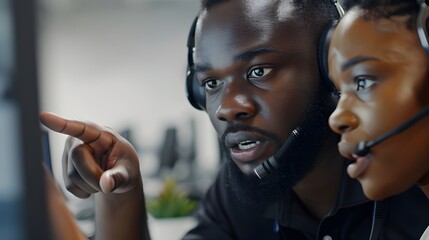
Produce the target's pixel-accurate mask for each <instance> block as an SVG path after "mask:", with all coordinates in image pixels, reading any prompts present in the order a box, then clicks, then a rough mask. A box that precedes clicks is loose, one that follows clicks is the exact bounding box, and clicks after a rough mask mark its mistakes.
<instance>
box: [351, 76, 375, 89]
mask: <svg viewBox="0 0 429 240" xmlns="http://www.w3.org/2000/svg"><path fill="white" fill-rule="evenodd" d="M355 83H356V91H361V90H364V89H367V88H370V87H371V86H372V85H373V84H374V83H376V81H375V80H374V78H373V77H371V76H357V77H355Z"/></svg>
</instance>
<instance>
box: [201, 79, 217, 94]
mask: <svg viewBox="0 0 429 240" xmlns="http://www.w3.org/2000/svg"><path fill="white" fill-rule="evenodd" d="M220 84H221V81H220V80H218V79H210V80H207V81H205V82H204V83H203V85H204V88H205V89H206V90H207V91H212V90H214V89H216V88H217V87H219V85H220Z"/></svg>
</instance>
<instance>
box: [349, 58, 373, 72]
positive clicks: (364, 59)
mask: <svg viewBox="0 0 429 240" xmlns="http://www.w3.org/2000/svg"><path fill="white" fill-rule="evenodd" d="M377 60H378V58H375V57H369V56H358V57H354V58H352V59H350V60H348V61H346V62H345V63H343V64H342V65H341V71H345V70H346V69H347V68H350V67H352V66H353V65H356V64H358V63H361V62H366V61H377Z"/></svg>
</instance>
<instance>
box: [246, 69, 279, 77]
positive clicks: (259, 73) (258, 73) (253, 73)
mask: <svg viewBox="0 0 429 240" xmlns="http://www.w3.org/2000/svg"><path fill="white" fill-rule="evenodd" d="M272 70H273V68H269V67H257V68H253V69H251V70H250V71H249V73H248V74H247V77H248V78H250V79H251V78H261V77H264V76H265V75H267V74H268V73H270V72H271V71H272Z"/></svg>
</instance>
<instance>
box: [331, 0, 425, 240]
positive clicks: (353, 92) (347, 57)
mask: <svg viewBox="0 0 429 240" xmlns="http://www.w3.org/2000/svg"><path fill="white" fill-rule="evenodd" d="M428 12H429V10H428V7H427V6H426V4H425V3H424V1H423V2H422V3H420V1H409V0H390V1H389V0H387V1H383V0H362V1H360V2H359V3H358V4H357V5H356V6H354V7H353V8H351V9H350V10H349V12H348V13H347V14H346V15H345V16H344V17H343V19H342V20H341V21H340V23H339V24H338V26H337V29H336V30H335V33H334V36H333V39H332V42H331V45H330V50H329V60H328V61H329V73H330V76H331V79H332V81H333V83H334V84H335V86H336V88H337V89H338V90H339V91H340V92H341V98H340V101H339V103H338V106H337V108H336V110H335V111H334V112H333V113H332V115H331V117H330V119H329V124H330V126H331V128H332V129H333V130H334V131H335V132H337V133H339V134H341V141H340V143H339V144H338V147H339V151H340V152H341V154H342V155H343V156H345V157H347V158H349V159H351V160H352V163H351V164H350V165H349V167H348V169H347V172H348V174H349V176H350V177H352V178H356V179H358V180H359V181H360V183H361V184H362V187H363V190H364V193H365V195H366V196H367V197H368V198H370V199H373V200H381V199H384V198H387V197H390V196H393V195H395V194H398V193H401V192H404V191H406V190H407V189H409V188H410V187H411V186H413V185H414V184H418V185H419V186H420V187H421V189H422V190H423V192H424V193H425V194H426V195H427V196H428V197H429V117H425V116H426V115H427V112H429V111H428V110H427V106H429V55H428V53H427V52H429V51H428V50H427V49H425V47H427V39H426V38H425V37H424V33H426V32H427V28H426V26H425V23H426V15H428V14H427V13H428ZM419 31H420V33H422V35H421V37H419ZM425 51H427V52H425ZM416 116H417V117H416ZM410 119H412V120H411V122H409V120H410ZM407 121H408V122H407ZM398 127H401V128H398ZM389 133H391V135H385V134H389ZM374 140H375V141H374ZM378 140H380V141H378ZM364 141H366V142H364ZM371 141H372V142H371ZM359 144H360V146H359V147H357V146H358V145H359ZM428 204H429V201H428ZM428 215H429V213H428ZM428 232H429V229H428V230H426V234H425V236H426V238H424V236H422V238H421V239H429V236H428V234H429V233H428Z"/></svg>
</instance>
